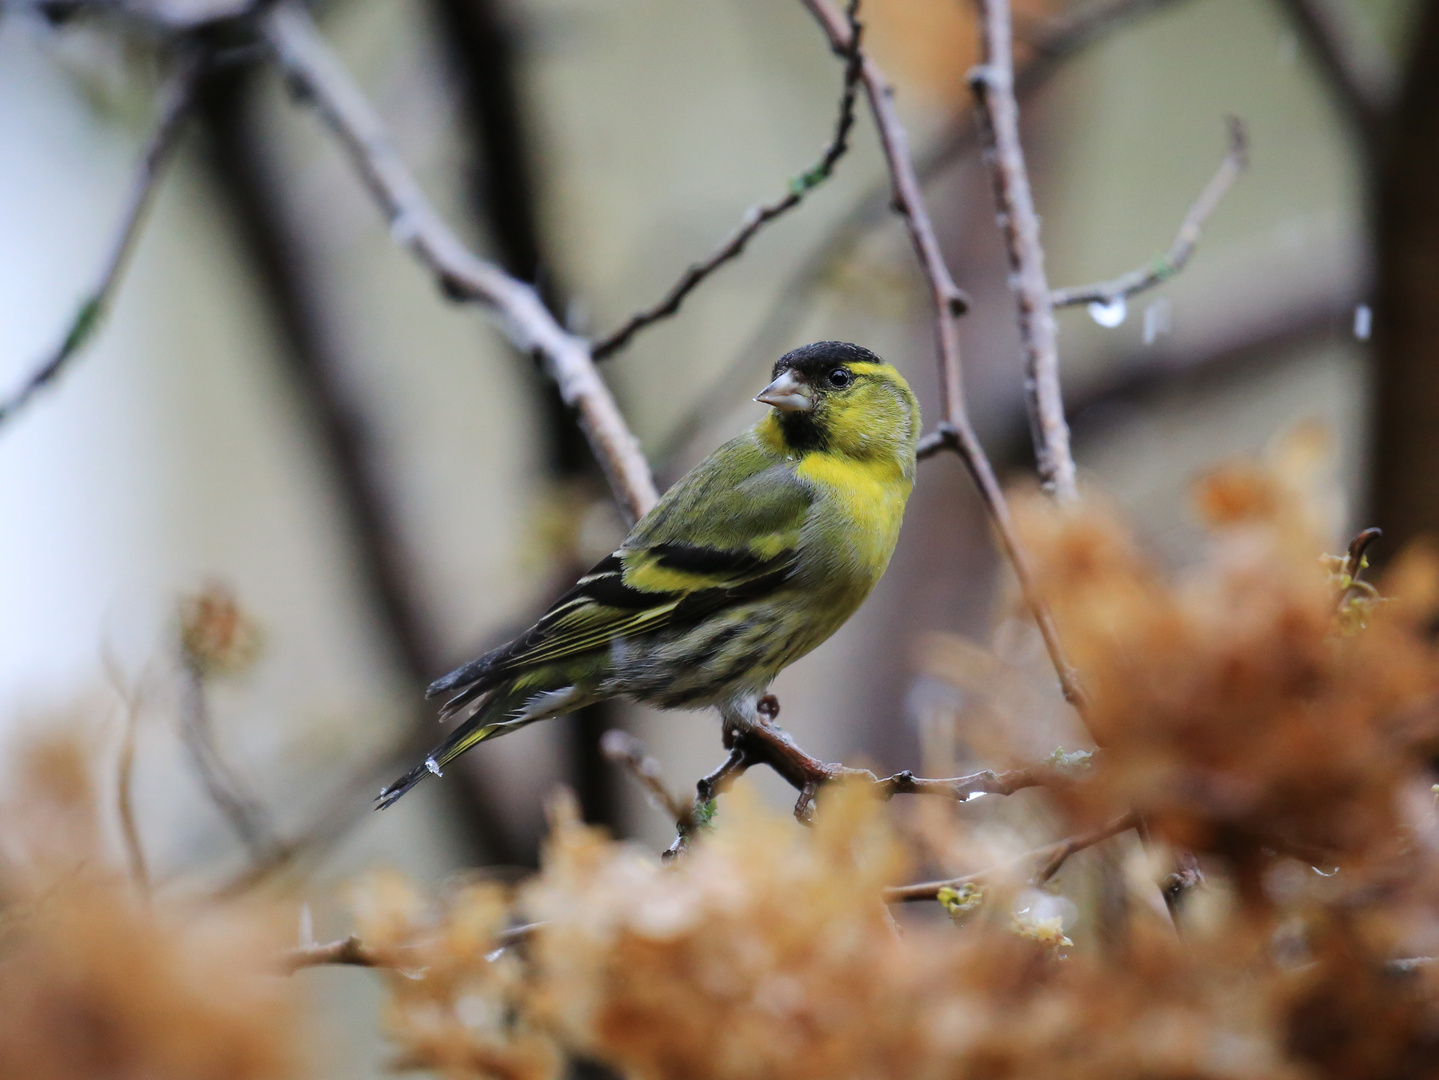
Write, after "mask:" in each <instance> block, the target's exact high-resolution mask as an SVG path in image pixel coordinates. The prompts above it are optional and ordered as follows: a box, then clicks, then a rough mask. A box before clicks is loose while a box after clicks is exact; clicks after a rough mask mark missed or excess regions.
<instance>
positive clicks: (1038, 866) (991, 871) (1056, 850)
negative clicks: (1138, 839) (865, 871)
mask: <svg viewBox="0 0 1439 1080" xmlns="http://www.w3.org/2000/svg"><path fill="white" fill-rule="evenodd" d="M1135 820H1136V818H1135V815H1134V814H1132V813H1130V814H1122V815H1120V816H1119V817H1117V818H1115V819H1114V820H1113V821H1110V822H1109V823H1108V824H1105V825H1101V826H1100V827H1099V828H1097V829H1092V830H1090V831H1089V832H1086V833H1079V834H1078V835H1075V836H1071V837H1068V838H1067V839H1064V840H1060V841H1058V842H1057V843H1053V844H1047V845H1045V846H1044V847H1042V848H1036V849H1035V850H1033V851H1029V852H1026V853H1025V854H1023V855H1021V856H1020V857H1019V858H1017V859H1014V860H1012V861H1011V862H1008V863H1005V864H1003V865H1001V866H992V867H989V868H988V869H986V870H978V871H976V872H975V873H973V874H965V875H964V876H963V877H955V878H945V879H944V880H942V881H921V882H917V883H916V884H913V885H896V886H894V887H893V888H889V889H885V890H884V899H885V901H886V902H888V903H891V904H895V903H907V902H911V901H915V900H933V899H935V898H936V897H937V896H938V895H939V890H940V889H944V888H951V889H956V888H959V887H960V886H962V885H970V884H975V883H978V882H982V881H985V880H987V879H989V878H993V877H1006V876H1012V875H1013V874H1014V872H1015V871H1016V870H1018V869H1020V868H1021V867H1024V866H1028V865H1034V866H1035V871H1034V873H1033V874H1031V875H1030V877H1029V881H1030V883H1031V884H1035V885H1042V884H1044V882H1046V881H1048V880H1049V879H1050V878H1052V877H1054V875H1055V874H1057V873H1058V872H1059V868H1060V867H1061V866H1063V865H1064V863H1065V860H1067V859H1068V858H1069V857H1070V856H1071V855H1073V854H1074V853H1075V852H1076V851H1083V850H1084V849H1085V848H1087V847H1093V846H1094V845H1095V844H1098V843H1100V842H1101V841H1103V840H1108V839H1109V838H1110V837H1111V836H1115V835H1118V834H1119V833H1122V832H1124V831H1125V830H1126V829H1132V828H1133V827H1134V824H1135Z"/></svg>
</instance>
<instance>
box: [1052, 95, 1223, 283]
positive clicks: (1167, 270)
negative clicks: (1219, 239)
mask: <svg viewBox="0 0 1439 1080" xmlns="http://www.w3.org/2000/svg"><path fill="white" fill-rule="evenodd" d="M1247 165H1248V140H1247V139H1246V137H1245V133H1244V125H1243V124H1242V123H1241V122H1240V120H1239V118H1238V117H1235V116H1231V117H1230V118H1229V149H1228V150H1227V151H1226V152H1225V154H1224V160H1223V161H1221V162H1220V163H1219V171H1218V172H1216V173H1215V174H1214V176H1213V178H1212V179H1211V180H1210V181H1209V183H1208V184H1206V185H1205V186H1204V190H1203V191H1202V192H1200V194H1199V198H1198V199H1196V200H1195V202H1194V205H1193V206H1191V207H1190V208H1189V213H1187V214H1185V215H1184V221H1183V223H1181V224H1180V226H1179V232H1178V233H1177V234H1176V235H1175V237H1174V243H1173V244H1172V245H1170V248H1169V250H1168V251H1166V252H1165V253H1164V254H1163V255H1160V256H1158V257H1156V258H1155V259H1153V260H1152V261H1151V262H1150V263H1149V264H1148V265H1146V266H1141V267H1140V268H1139V269H1137V270H1131V271H1130V272H1129V273H1127V274H1121V275H1120V276H1119V277H1117V278H1115V279H1114V280H1113V281H1104V282H1100V283H1098V284H1095V285H1080V286H1077V287H1075V288H1070V289H1055V290H1054V292H1053V293H1051V294H1050V302H1051V303H1052V304H1053V305H1054V306H1055V307H1056V308H1062V307H1071V306H1073V305H1075V304H1096V303H1097V304H1112V303H1114V302H1115V301H1116V300H1120V299H1123V298H1124V297H1128V296H1133V295H1134V294H1135V293H1138V292H1143V291H1144V290H1145V289H1152V288H1154V286H1156V285H1160V284H1163V283H1164V282H1166V281H1168V280H1169V279H1170V278H1172V277H1173V276H1174V275H1175V274H1177V273H1179V271H1181V270H1183V269H1184V266H1185V264H1186V263H1187V262H1189V257H1190V256H1191V255H1193V254H1194V248H1195V245H1197V244H1198V243H1199V234H1200V230H1201V229H1202V228H1203V227H1204V222H1205V221H1206V220H1208V218H1209V215H1210V214H1212V213H1213V212H1214V208H1215V207H1216V206H1218V205H1219V200H1220V199H1222V198H1224V195H1225V193H1226V192H1227V191H1228V190H1229V188H1230V186H1231V185H1232V184H1233V183H1234V181H1235V180H1236V179H1237V178H1238V177H1239V174H1240V173H1242V172H1243V171H1244V169H1245V167H1246V166H1247Z"/></svg>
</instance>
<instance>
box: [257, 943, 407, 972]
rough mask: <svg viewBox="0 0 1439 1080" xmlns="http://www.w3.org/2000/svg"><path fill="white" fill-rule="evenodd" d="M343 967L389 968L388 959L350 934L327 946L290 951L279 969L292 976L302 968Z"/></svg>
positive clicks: (312, 946) (313, 946) (314, 946)
mask: <svg viewBox="0 0 1439 1080" xmlns="http://www.w3.org/2000/svg"><path fill="white" fill-rule="evenodd" d="M330 965H343V966H348V967H390V966H392V961H391V960H390V958H389V957H386V956H382V955H381V954H380V953H378V952H376V951H375V950H373V949H371V948H369V947H368V946H366V945H365V944H364V943H363V942H362V941H360V939H359V938H358V937H356V936H355V935H354V934H351V935H350V936H349V937H347V938H345V939H344V940H343V941H332V942H330V943H329V944H327V945H302V946H300V947H299V948H297V949H291V950H290V951H289V952H287V953H285V955H284V957H283V958H282V959H281V962H280V967H281V970H282V971H283V972H284V973H285V974H286V975H293V974H294V973H295V972H297V971H300V970H302V969H304V968H311V967H326V966H330Z"/></svg>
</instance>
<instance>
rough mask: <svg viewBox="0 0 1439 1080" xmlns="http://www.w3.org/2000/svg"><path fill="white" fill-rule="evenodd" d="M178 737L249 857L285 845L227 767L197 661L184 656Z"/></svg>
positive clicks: (264, 857) (267, 855) (261, 857)
mask: <svg viewBox="0 0 1439 1080" xmlns="http://www.w3.org/2000/svg"><path fill="white" fill-rule="evenodd" d="M182 671H183V684H182V686H181V697H180V737H181V740H182V741H183V742H184V744H185V749H186V750H187V751H188V752H189V754H190V760H191V762H192V763H193V764H194V766H195V772H196V773H197V774H198V775H199V777H200V783H201V784H202V785H203V786H204V788H205V794H206V795H208V796H209V797H210V801H211V802H213V803H214V804H215V807H216V808H217V809H218V810H219V811H220V813H221V814H222V815H223V816H224V818H225V821H226V822H228V823H229V825H230V828H232V829H233V830H234V831H235V834H236V835H237V836H239V838H240V840H241V842H242V843H243V844H244V845H245V847H246V849H247V850H248V851H249V853H250V857H251V859H252V860H255V861H256V862H265V861H268V860H270V859H272V858H273V857H274V856H275V854H276V853H277V852H279V851H282V850H284V848H285V846H286V845H284V844H283V843H281V841H280V839H279V838H278V837H277V836H276V835H275V831H274V829H273V827H272V826H271V823H270V815H269V813H268V812H267V811H266V810H265V807H264V806H263V804H261V802H260V800H259V799H258V798H257V797H256V796H255V795H254V794H252V793H251V792H250V791H248V790H247V788H246V785H245V783H244V781H243V780H242V779H241V778H240V776H239V774H238V773H236V772H235V770H234V769H232V768H231V767H230V764H229V762H227V761H226V760H225V757H224V755H223V754H221V753H220V748H219V746H218V745H216V743H215V728H214V723H213V721H212V719H211V716H210V704H209V699H208V695H207V693H206V687H205V674H204V672H203V671H202V670H201V668H200V665H198V664H197V663H195V662H194V661H193V659H192V658H190V657H186V658H185V662H184V663H183V665H182Z"/></svg>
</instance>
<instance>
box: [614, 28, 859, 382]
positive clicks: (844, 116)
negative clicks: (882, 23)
mask: <svg viewBox="0 0 1439 1080" xmlns="http://www.w3.org/2000/svg"><path fill="white" fill-rule="evenodd" d="M858 12H859V0H850V4H849V7H848V8H847V9H846V11H845V18H846V20H847V21H848V23H849V45H848V46H847V47H846V48H844V49H843V50H838V51H839V52H840V54H841V55H842V56H843V57H844V58H845V68H844V90H843V91H842V92H841V94H840V99H839V119H838V120H837V121H836V122H835V129H834V137H833V138H832V139H831V140H830V143H829V145H828V146H827V147H826V148H825V151H824V153H823V154H821V155H820V158H819V160H818V161H817V162H815V164H813V165H811V166H810V167H809V168H808V169H806V170H805V171H804V172H803V173H801V174H800V175H799V176H797V177H795V178H794V179H793V180H791V181H790V182H789V191H788V192H787V193H786V194H785V196H784V197H783V198H781V199H777V200H775V201H774V202H771V203H766V204H763V205H760V206H753V207H750V209H749V211H748V212H746V214H745V216H744V220H743V221H741V222H740V226H739V228H738V229H736V230H735V231H734V232H733V233H731V234H730V235H729V237H728V238H727V239H726V240H725V241H724V243H722V244H721V245H720V246H719V247H718V248H716V249H715V250H714V252H713V253H711V254H710V255H709V257H708V258H706V259H703V260H702V261H700V262H697V263H694V264H693V265H691V266H690V267H689V269H687V270H686V271H685V272H684V273H683V274H682V275H681V276H680V279H679V280H678V281H676V282H675V283H674V284H673V285H672V286H670V289H669V291H668V292H667V293H665V295H664V297H663V298H662V299H661V300H660V301H659V302H658V303H656V304H654V305H653V306H651V307H648V308H646V309H645V310H643V311H637V312H635V314H633V315H631V316H630V317H629V319H628V320H627V321H626V322H625V323H624V325H623V326H621V327H620V328H619V329H618V330H615V331H614V332H613V333H610V334H608V335H606V336H605V337H603V338H601V339H599V340H598V341H596V342H595V343H594V346H593V349H592V354H593V356H594V358H595V359H596V360H604V359H606V358H608V357H610V356H613V355H614V354H615V353H617V352H619V351H620V350H621V349H623V348H624V347H625V346H626V345H628V344H629V342H630V340H631V339H632V338H633V337H634V336H635V334H637V333H638V332H639V331H641V330H643V329H644V328H645V327H647V326H649V325H651V324H653V323H656V322H659V321H660V320H661V319H667V318H669V317H670V316H671V315H673V314H675V313H676V312H677V311H679V309H680V305H681V304H683V303H684V301H685V297H687V296H689V294H690V293H692V292H693V291H694V290H695V289H697V288H698V287H699V286H700V284H701V283H703V282H704V280H705V279H706V278H707V277H709V276H710V275H711V274H713V273H714V272H715V271H716V270H718V269H719V268H720V267H721V266H723V265H724V264H725V263H727V262H729V261H730V260H731V259H736V258H738V257H739V256H740V255H741V254H742V253H743V252H744V249H745V246H746V245H747V244H748V243H749V242H750V240H751V239H752V238H753V237H754V235H755V234H756V233H758V232H759V231H760V230H761V229H763V228H764V227H765V226H766V225H768V224H769V223H770V222H772V221H774V220H775V219H776V218H778V217H781V216H783V215H784V214H787V213H789V211H791V210H793V209H794V208H795V207H796V206H798V205H799V204H800V202H802V201H803V199H804V197H805V196H806V195H808V194H809V193H810V191H812V190H813V189H814V188H816V187H818V186H819V185H820V184H822V183H824V182H825V181H826V180H828V179H829V177H830V175H831V174H832V173H833V172H834V167H835V165H836V164H837V163H838V162H839V159H840V158H842V157H843V156H844V155H845V152H846V151H847V150H848V149H849V135H850V130H851V129H852V128H853V127H854V99H855V92H856V90H857V88H858V84H859V78H860V63H861V58H860V51H859V45H860V37H861V29H860V24H859V20H858V17H857V16H858Z"/></svg>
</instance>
